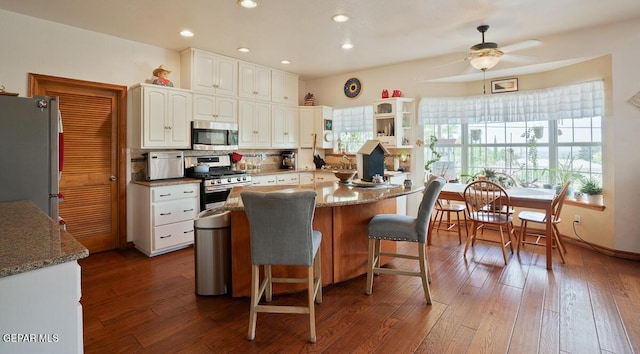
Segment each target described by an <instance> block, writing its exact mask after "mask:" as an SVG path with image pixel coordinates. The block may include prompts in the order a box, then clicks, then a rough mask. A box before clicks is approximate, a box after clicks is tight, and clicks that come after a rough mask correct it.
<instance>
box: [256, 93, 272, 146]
mask: <svg viewBox="0 0 640 354" xmlns="http://www.w3.org/2000/svg"><path fill="white" fill-rule="evenodd" d="M255 121H256V122H255V125H254V126H255V127H256V128H257V134H256V138H255V144H254V146H255V147H271V105H269V104H266V103H256V104H255Z"/></svg>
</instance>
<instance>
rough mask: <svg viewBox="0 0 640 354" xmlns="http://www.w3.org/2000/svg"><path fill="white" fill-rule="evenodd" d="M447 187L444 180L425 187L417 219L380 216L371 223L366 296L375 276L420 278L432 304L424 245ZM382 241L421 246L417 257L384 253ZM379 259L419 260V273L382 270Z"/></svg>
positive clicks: (437, 179)
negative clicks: (406, 242)
mask: <svg viewBox="0 0 640 354" xmlns="http://www.w3.org/2000/svg"><path fill="white" fill-rule="evenodd" d="M444 184H445V180H444V178H442V177H433V178H430V179H429V181H428V182H427V183H426V189H425V192H424V194H423V195H422V201H421V202H420V206H419V207H418V214H417V217H411V216H407V215H398V214H378V215H376V216H374V217H373V218H372V219H371V221H369V224H368V234H369V257H368V261H367V284H366V290H365V292H366V294H367V295H371V291H372V288H373V274H374V273H375V274H395V275H408V276H415V277H420V278H421V280H422V288H423V290H424V296H425V299H426V300H427V303H428V304H431V289H429V282H430V281H431V274H430V272H429V266H428V264H427V254H426V249H425V243H426V238H427V232H428V230H429V227H430V221H431V212H432V211H433V206H434V204H435V202H436V199H437V198H438V195H439V194H440V190H442V187H443V186H444ZM382 240H389V241H408V242H416V243H417V244H418V255H417V256H416V255H411V254H405V253H397V252H393V253H392V252H381V250H380V242H381V241H382ZM380 257H392V258H405V259H412V260H417V261H418V263H419V267H420V271H418V272H416V271H411V270H407V269H392V268H383V267H382V265H381V264H380Z"/></svg>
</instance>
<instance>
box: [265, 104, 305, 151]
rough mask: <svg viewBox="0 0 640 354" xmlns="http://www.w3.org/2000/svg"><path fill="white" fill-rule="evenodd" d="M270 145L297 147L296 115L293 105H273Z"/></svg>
mask: <svg viewBox="0 0 640 354" xmlns="http://www.w3.org/2000/svg"><path fill="white" fill-rule="evenodd" d="M271 126H272V135H271V146H272V147H275V148H297V147H298V115H297V109H296V108H295V107H288V106H279V105H274V106H273V109H272V116H271Z"/></svg>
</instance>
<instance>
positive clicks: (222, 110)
mask: <svg viewBox="0 0 640 354" xmlns="http://www.w3.org/2000/svg"><path fill="white" fill-rule="evenodd" d="M216 120H217V121H218V122H227V123H238V100H236V99H235V98H230V97H216Z"/></svg>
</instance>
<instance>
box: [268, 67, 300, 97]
mask: <svg viewBox="0 0 640 354" xmlns="http://www.w3.org/2000/svg"><path fill="white" fill-rule="evenodd" d="M271 101H272V102H276V103H284V104H286V105H289V106H297V105H298V76H297V75H294V74H290V73H287V72H284V71H278V70H271Z"/></svg>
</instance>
